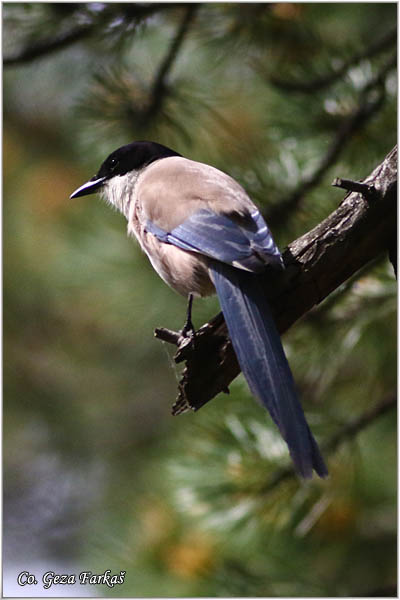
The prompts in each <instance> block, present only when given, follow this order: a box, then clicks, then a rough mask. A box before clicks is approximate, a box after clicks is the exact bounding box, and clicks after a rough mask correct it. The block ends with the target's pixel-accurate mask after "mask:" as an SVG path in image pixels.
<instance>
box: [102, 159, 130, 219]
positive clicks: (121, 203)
mask: <svg viewBox="0 0 400 600" xmlns="http://www.w3.org/2000/svg"><path fill="white" fill-rule="evenodd" d="M139 173H140V171H138V170H137V171H129V173H125V175H116V176H115V177H112V178H111V179H110V180H109V181H107V183H105V185H104V187H103V189H102V193H101V195H102V197H103V198H104V199H105V200H106V202H108V203H109V204H111V205H112V206H114V207H115V208H116V209H117V210H119V211H120V212H121V213H122V214H123V215H124V216H125V217H126V219H128V218H129V207H130V205H131V203H132V202H135V199H136V183H137V180H138V177H139Z"/></svg>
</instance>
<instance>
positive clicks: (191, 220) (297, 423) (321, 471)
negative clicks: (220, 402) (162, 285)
mask: <svg viewBox="0 0 400 600" xmlns="http://www.w3.org/2000/svg"><path fill="white" fill-rule="evenodd" d="M95 192H99V193H100V195H101V196H102V197H103V199H105V201H106V202H107V203H109V204H110V205H112V206H113V207H115V208H116V209H117V210H119V211H120V212H121V213H122V214H123V215H124V216H125V217H126V219H127V223H128V224H127V232H128V235H129V236H132V237H135V238H136V239H137V241H138V242H139V245H140V247H141V248H142V250H143V251H144V252H145V253H146V255H147V256H148V258H149V260H150V262H151V264H152V266H153V267H154V269H155V271H156V272H157V273H158V275H159V276H160V277H161V278H162V279H163V280H164V281H165V282H166V283H167V284H168V285H169V286H170V287H171V288H173V289H174V290H175V291H177V292H178V293H180V294H182V295H183V296H186V297H187V298H189V306H190V310H189V309H188V316H187V320H186V323H185V326H184V331H183V333H184V334H185V335H191V334H192V333H193V332H192V331H190V330H191V329H192V328H193V325H192V323H191V301H192V299H193V297H204V296H208V295H211V294H213V293H215V292H216V293H217V296H218V299H219V302H220V305H221V309H222V313H223V315H224V319H225V322H226V325H227V328H228V333H229V336H230V338H231V341H232V345H233V348H234V350H235V353H236V356H237V359H238V362H239V365H240V368H241V370H242V372H243V375H244V377H245V379H246V381H247V384H248V386H249V388H250V391H251V392H252V394H253V395H254V396H255V397H256V398H257V400H258V401H259V402H260V403H261V404H262V405H263V406H264V407H265V408H267V410H268V411H269V413H270V416H271V418H272V420H273V422H274V423H275V425H276V426H277V428H278V430H279V431H280V433H281V435H282V437H283V439H284V440H285V442H286V444H287V446H288V449H289V454H290V456H291V458H292V461H293V463H294V468H295V471H296V473H297V474H298V475H299V476H300V477H301V478H304V479H310V478H311V477H312V475H313V471H315V472H316V473H317V475H319V476H320V477H322V478H323V477H326V476H327V475H328V470H327V467H326V465H325V462H324V459H323V457H322V455H321V452H320V450H319V448H318V444H317V442H316V440H315V438H314V436H313V434H312V433H311V430H310V428H309V426H308V424H307V421H306V418H305V415H304V412H303V409H302V406H301V403H300V400H299V396H298V392H297V390H296V385H295V382H294V378H293V375H292V372H291V369H290V366H289V363H288V361H287V358H286V356H285V352H284V349H283V346H282V342H281V339H280V335H279V333H278V331H277V328H276V325H275V322H274V318H273V316H272V313H271V308H270V306H269V303H268V301H267V298H266V295H265V279H264V278H262V277H261V275H263V274H264V275H265V272H266V271H268V269H271V268H273V269H277V270H281V269H284V263H283V259H282V256H281V253H280V251H279V249H278V247H277V245H276V244H275V242H274V240H273V237H272V235H271V232H270V230H269V228H268V226H267V224H266V222H265V221H264V218H263V216H262V215H261V213H260V211H259V209H258V208H257V206H256V205H255V204H254V203H253V201H252V200H251V199H250V197H249V196H248V194H247V193H246V191H245V189H244V188H243V187H242V186H241V185H240V184H239V183H238V182H237V181H236V180H235V179H233V178H232V177H231V176H230V175H228V174H226V173H224V172H223V171H220V170H219V169H217V168H215V167H213V166H211V165H207V164H205V163H200V162H196V161H194V160H190V159H188V158H185V157H184V156H182V155H181V154H179V153H178V152H176V151H174V150H172V149H170V148H168V147H167V146H164V145H163V144H160V143H158V142H152V141H134V142H132V143H129V144H126V145H124V146H122V147H120V148H118V149H117V150H115V151H114V152H112V153H111V154H110V155H109V156H108V157H107V158H106V159H105V160H104V162H103V163H102V164H101V166H100V169H99V170H98V172H97V173H96V175H94V177H92V178H91V179H90V180H89V181H87V182H86V183H84V184H83V185H81V186H80V187H79V188H78V189H76V190H75V191H74V192H73V193H72V194H71V196H70V197H71V198H78V197H80V196H85V195H88V194H93V193H95Z"/></svg>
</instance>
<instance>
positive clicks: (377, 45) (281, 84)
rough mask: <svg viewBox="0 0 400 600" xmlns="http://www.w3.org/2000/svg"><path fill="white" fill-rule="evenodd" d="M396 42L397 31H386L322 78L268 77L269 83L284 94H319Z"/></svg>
mask: <svg viewBox="0 0 400 600" xmlns="http://www.w3.org/2000/svg"><path fill="white" fill-rule="evenodd" d="M396 42H397V29H393V30H391V31H388V32H387V33H386V34H385V35H384V36H383V37H382V38H380V39H379V40H377V41H374V42H372V44H371V45H370V46H368V48H366V49H365V50H364V51H363V52H359V53H357V54H355V55H354V56H352V57H351V58H350V59H349V60H347V61H346V62H344V63H343V64H342V66H341V67H339V68H337V69H335V70H333V71H332V72H331V73H327V74H326V75H324V76H322V77H318V78H317V79H312V80H310V81H291V80H284V79H281V78H280V77H276V76H274V75H271V76H270V77H269V82H270V83H272V85H274V86H275V87H277V88H279V89H280V90H282V91H285V92H300V93H303V94H304V93H305V94H310V93H315V92H319V91H320V90H323V89H324V88H326V87H329V86H330V85H332V84H333V83H335V82H336V81H338V80H339V79H340V78H341V77H343V76H344V75H345V74H346V73H347V71H348V70H349V69H350V68H351V67H352V66H354V65H356V64H358V63H359V62H361V61H362V60H365V59H367V58H372V57H373V56H376V55H377V54H380V53H381V52H384V51H385V50H387V49H388V48H392V47H393V48H395V47H396Z"/></svg>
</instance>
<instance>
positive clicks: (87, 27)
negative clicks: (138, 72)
mask: <svg viewBox="0 0 400 600" xmlns="http://www.w3.org/2000/svg"><path fill="white" fill-rule="evenodd" d="M178 6H180V5H179V4H178V3H172V2H171V3H169V2H164V3H150V4H141V3H127V4H125V5H124V4H122V5H121V4H119V5H114V6H113V5H110V6H109V5H105V7H104V8H103V9H102V10H101V11H99V12H98V14H97V15H96V16H94V15H93V14H92V15H91V19H90V20H89V22H86V23H83V24H81V25H77V26H76V27H75V28H72V29H70V30H68V31H64V32H61V33H60V32H58V33H57V34H55V35H54V36H52V37H48V38H46V39H43V40H39V41H34V42H31V43H28V44H27V45H26V46H25V47H24V48H22V49H21V50H20V51H19V52H18V53H17V54H15V55H14V56H8V57H5V58H4V59H3V65H4V66H6V67H9V66H15V65H21V64H26V63H29V62H32V61H34V60H36V59H37V58H40V57H42V56H46V55H48V54H51V53H53V52H56V51H58V50H62V49H63V48H66V47H67V46H70V45H72V44H74V43H76V42H79V41H81V40H83V39H85V38H86V37H89V36H90V35H92V34H93V33H94V32H95V31H96V30H97V29H98V28H101V27H104V26H105V25H106V24H108V22H109V20H110V19H112V18H114V17H115V16H116V7H117V10H118V11H119V12H120V13H122V14H123V16H124V17H125V18H126V19H129V20H137V21H138V22H139V21H141V20H142V19H145V18H146V17H149V16H151V15H152V14H154V13H155V12H159V11H162V10H166V9H170V8H176V7H178ZM77 7H78V9H77V10H80V9H81V8H82V5H79V4H78V5H77ZM69 19H71V15H69Z"/></svg>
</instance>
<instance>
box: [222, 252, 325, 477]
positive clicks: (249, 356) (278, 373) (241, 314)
mask: <svg viewBox="0 0 400 600" xmlns="http://www.w3.org/2000/svg"><path fill="white" fill-rule="evenodd" d="M211 273H212V279H213V282H214V285H215V288H216V290H217V294H218V298H219V301H220V304H221V308H222V312H223V314H224V317H225V321H226V324H227V327H228V331H229V334H230V337H231V340H232V343H233V347H234V349H235V352H236V356H237V359H238V361H239V364H240V367H241V369H242V372H243V374H244V376H245V378H246V380H247V383H248V385H249V387H250V390H251V391H252V393H253V394H254V395H255V396H256V397H257V398H258V400H259V401H260V402H261V403H262V404H263V405H264V406H265V407H266V408H267V409H268V411H269V412H270V414H271V417H272V419H273V420H274V422H275V423H276V425H277V426H278V429H279V431H280V432H281V434H282V437H283V438H284V439H285V441H286V443H287V445H288V447H289V451H290V455H291V457H292V459H293V462H294V464H295V467H296V471H297V472H298V473H299V475H301V476H302V477H305V478H310V477H312V471H313V469H314V470H315V471H316V472H317V473H318V475H319V476H320V477H325V476H326V475H327V474H328V470H327V468H326V466H325V463H324V460H323V458H322V456H321V453H320V451H319V448H318V445H317V442H316V441H315V439H314V437H313V435H312V433H311V431H310V429H309V427H308V425H307V422H306V419H305V416H304V412H303V409H302V407H301V405H300V402H299V399H298V397H297V392H296V389H295V383H294V380H293V376H292V373H291V371H290V367H289V364H288V362H287V359H286V356H285V353H284V350H283V347H282V343H281V339H280V336H279V333H278V331H277V329H276V325H275V323H274V320H273V317H272V314H271V309H270V307H269V305H268V302H267V300H266V298H265V292H264V291H263V288H262V284H261V282H260V278H259V276H257V275H254V274H252V273H248V272H246V271H243V270H241V269H236V268H234V267H232V266H230V265H227V264H224V263H221V262H216V261H215V262H214V261H213V263H212V265H211Z"/></svg>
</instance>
